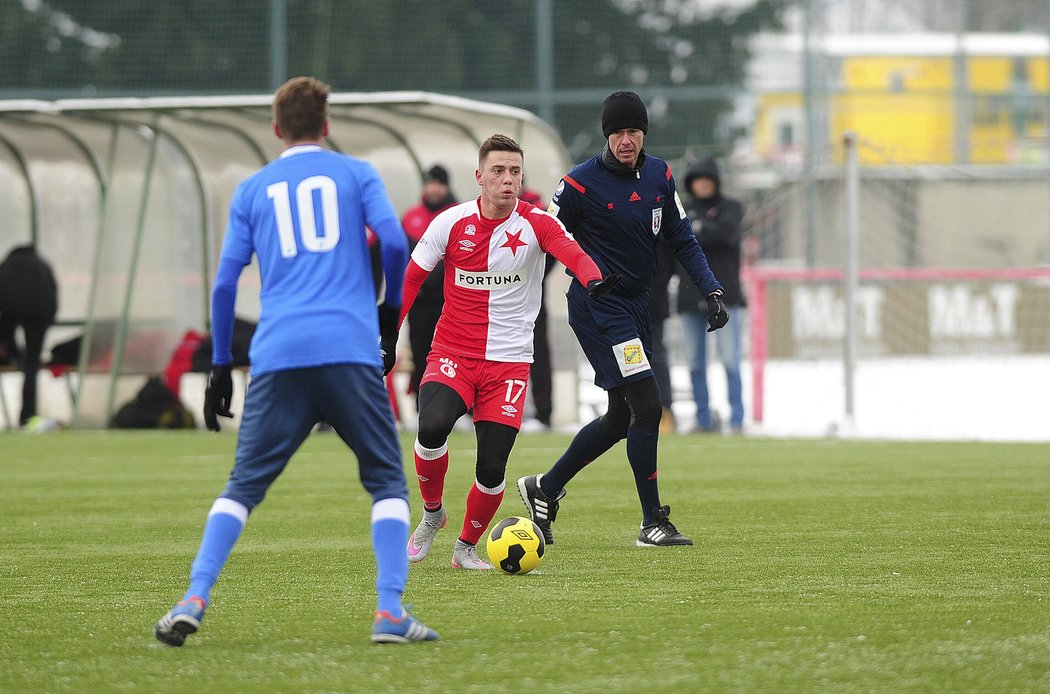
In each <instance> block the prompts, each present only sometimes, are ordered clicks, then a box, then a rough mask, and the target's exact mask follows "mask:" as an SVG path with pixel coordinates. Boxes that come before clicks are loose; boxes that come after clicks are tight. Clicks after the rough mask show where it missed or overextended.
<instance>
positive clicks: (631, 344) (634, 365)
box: [612, 337, 652, 376]
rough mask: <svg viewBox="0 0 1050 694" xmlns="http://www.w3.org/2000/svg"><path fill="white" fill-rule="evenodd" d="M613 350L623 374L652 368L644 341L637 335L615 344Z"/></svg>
mask: <svg viewBox="0 0 1050 694" xmlns="http://www.w3.org/2000/svg"><path fill="white" fill-rule="evenodd" d="M612 351H613V355H614V356H615V358H616V364H617V366H619V367H620V375H622V376H630V375H631V374H636V373H639V372H641V371H648V370H649V369H650V368H652V367H651V366H650V365H649V359H648V357H646V356H645V349H644V348H643V347H642V341H641V340H640V339H638V338H637V337H635V338H631V339H630V340H627V341H626V342H621V343H620V344H618V345H613V347H612Z"/></svg>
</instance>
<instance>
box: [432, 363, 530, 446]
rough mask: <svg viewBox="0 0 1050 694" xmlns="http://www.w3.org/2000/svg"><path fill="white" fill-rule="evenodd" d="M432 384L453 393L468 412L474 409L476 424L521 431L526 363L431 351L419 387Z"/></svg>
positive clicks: (527, 379) (527, 376) (527, 373)
mask: <svg viewBox="0 0 1050 694" xmlns="http://www.w3.org/2000/svg"><path fill="white" fill-rule="evenodd" d="M431 381H434V382H435V383H443V384H445V385H446V386H448V387H449V388H451V389H453V390H454V391H456V392H457V393H458V394H459V397H461V398H463V402H464V403H465V404H466V406H467V409H468V410H470V409H471V408H473V409H474V421H475V422H496V423H497V424H506V425H507V426H509V427H514V428H515V429H518V430H520V429H521V417H522V414H523V413H524V412H525V391H526V389H527V387H528V383H529V363H528V362H521V361H515V362H503V361H487V360H485V359H469V358H463V357H453V356H451V355H449V354H445V353H442V352H441V351H440V350H438V349H431V350H430V354H429V355H427V368H426V371H424V372H423V378H422V379H420V385H422V384H423V383H429V382H431Z"/></svg>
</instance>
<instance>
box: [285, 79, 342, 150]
mask: <svg viewBox="0 0 1050 694" xmlns="http://www.w3.org/2000/svg"><path fill="white" fill-rule="evenodd" d="M331 91H332V89H331V87H329V86H328V85H327V84H325V83H324V82H322V81H321V80H319V79H317V78H316V77H293V78H292V79H290V80H288V81H287V82H285V83H284V84H282V85H281V86H280V87H279V88H278V89H277V93H276V94H274V97H273V119H274V121H275V122H276V123H277V127H278V128H280V129H281V136H282V137H283V138H284V139H285V140H287V141H290V142H298V141H302V140H319V139H321V135H322V133H323V132H324V123H325V119H327V118H328V95H329V93H331Z"/></svg>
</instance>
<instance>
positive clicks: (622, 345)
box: [565, 282, 653, 390]
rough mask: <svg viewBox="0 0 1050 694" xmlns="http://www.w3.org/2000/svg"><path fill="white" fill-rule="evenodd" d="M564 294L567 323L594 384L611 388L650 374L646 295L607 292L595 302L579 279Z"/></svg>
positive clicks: (649, 333) (650, 355) (650, 348)
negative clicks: (567, 305) (590, 371)
mask: <svg viewBox="0 0 1050 694" xmlns="http://www.w3.org/2000/svg"><path fill="white" fill-rule="evenodd" d="M565 296H566V298H567V299H568V303H569V325H570V326H571V327H572V330H573V332H574V333H576V339H577V340H579V342H580V347H581V348H582V349H583V353H584V354H585V355H586V356H587V361H589V362H590V364H591V366H592V367H593V368H594V384H595V385H596V386H598V387H599V388H602V389H603V390H611V389H613V388H616V387H618V386H622V385H624V384H625V383H631V382H632V381H640V380H642V379H644V378H651V377H652V375H653V371H652V367H651V366H650V360H651V359H652V342H653V340H652V324H651V323H650V322H649V295H648V294H643V295H642V296H638V297H626V296H619V295H616V294H606V295H605V296H603V297H601V298H600V299H598V300H597V301H594V300H592V299H590V298H589V297H588V296H587V290H586V289H585V288H584V287H583V286H582V285H581V284H580V283H579V282H573V283H572V284H571V285H569V291H568V293H567V294H566V295H565Z"/></svg>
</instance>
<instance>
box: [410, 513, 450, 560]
mask: <svg viewBox="0 0 1050 694" xmlns="http://www.w3.org/2000/svg"><path fill="white" fill-rule="evenodd" d="M447 522H448V513H447V512H446V511H445V507H444V506H442V507H441V510H440V511H427V510H424V511H423V520H421V521H419V525H417V526H416V531H415V532H414V533H412V535H411V536H410V537H409V538H408V560H409V561H410V562H412V563H413V564H415V563H417V562H421V561H423V560H424V559H426V558H427V555H428V554H430V545H432V544H434V536H435V535H437V532H438V530H441V529H442V528H444V527H445V523H447Z"/></svg>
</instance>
